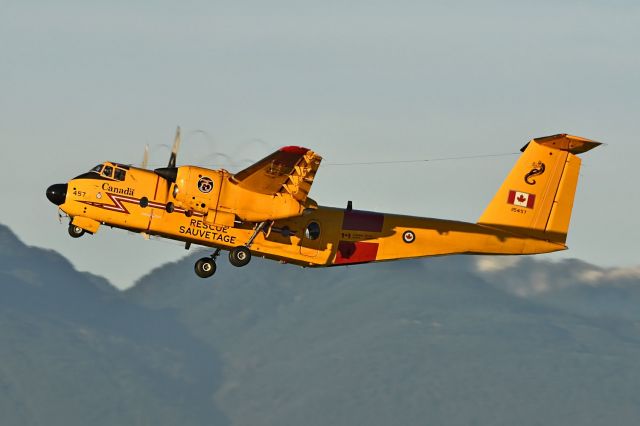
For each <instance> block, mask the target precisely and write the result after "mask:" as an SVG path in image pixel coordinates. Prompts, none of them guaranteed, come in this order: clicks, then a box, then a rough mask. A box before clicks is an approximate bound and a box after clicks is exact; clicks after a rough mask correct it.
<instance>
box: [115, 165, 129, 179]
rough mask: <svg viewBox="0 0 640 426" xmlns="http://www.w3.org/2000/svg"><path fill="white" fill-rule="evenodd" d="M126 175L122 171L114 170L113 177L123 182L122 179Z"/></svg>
mask: <svg viewBox="0 0 640 426" xmlns="http://www.w3.org/2000/svg"><path fill="white" fill-rule="evenodd" d="M126 174H127V172H125V171H124V170H122V169H118V168H116V173H115V174H114V177H115V178H116V180H124V177H125V175H126Z"/></svg>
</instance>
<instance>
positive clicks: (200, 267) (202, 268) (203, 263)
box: [194, 257, 216, 278]
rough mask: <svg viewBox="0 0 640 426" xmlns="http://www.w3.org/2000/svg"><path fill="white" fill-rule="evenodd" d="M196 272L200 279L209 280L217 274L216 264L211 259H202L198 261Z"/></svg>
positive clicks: (195, 267)
mask: <svg viewBox="0 0 640 426" xmlns="http://www.w3.org/2000/svg"><path fill="white" fill-rule="evenodd" d="M194 270H195V271H196V275H197V276H199V277H200V278H209V277H210V276H212V275H213V274H215V273H216V262H215V261H214V260H213V259H211V258H210V257H203V258H202V259H198V261H197V262H196V264H195V266H194Z"/></svg>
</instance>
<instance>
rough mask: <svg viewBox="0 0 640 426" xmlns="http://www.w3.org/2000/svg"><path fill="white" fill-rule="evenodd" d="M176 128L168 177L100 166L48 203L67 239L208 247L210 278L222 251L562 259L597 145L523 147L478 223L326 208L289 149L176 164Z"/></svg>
mask: <svg viewBox="0 0 640 426" xmlns="http://www.w3.org/2000/svg"><path fill="white" fill-rule="evenodd" d="M179 136H180V132H179V128H178V131H177V132H176V139H175V143H174V147H173V150H172V153H171V157H170V160H169V164H168V166H167V167H163V168H158V169H155V170H147V169H146V168H145V167H146V160H145V162H144V163H145V166H143V167H141V168H139V167H133V166H130V165H124V164H120V163H112V162H105V163H103V164H99V165H97V166H95V167H94V168H93V169H91V170H90V171H89V172H87V173H84V174H81V175H80V176H78V177H76V178H74V179H71V180H70V181H69V182H68V183H65V184H56V185H52V186H50V187H49V188H48V189H47V198H48V199H49V200H50V201H51V202H52V203H54V204H56V205H58V206H59V208H60V209H61V210H62V211H63V212H64V213H66V214H67V215H68V216H69V217H70V219H71V220H70V223H69V234H70V235H71V236H72V237H74V238H78V237H80V236H82V235H83V234H85V233H90V234H94V233H95V232H97V231H98V229H99V228H100V226H101V225H107V226H111V227H117V228H122V229H126V230H129V231H133V232H138V233H143V234H146V235H155V236H160V237H164V238H170V239H174V240H180V241H184V242H185V247H186V248H187V249H188V248H189V247H190V245H191V244H198V245H203V246H208V247H212V248H213V249H214V251H213V253H212V254H211V255H210V256H208V257H203V258H201V259H199V260H198V261H197V262H196V264H195V272H196V274H197V275H198V276H200V277H203V278H206V277H210V276H212V275H213V274H214V273H215V271H216V259H217V257H218V256H219V255H220V252H221V250H228V251H229V261H230V262H231V264H232V265H234V266H244V265H246V264H248V263H249V261H250V260H251V257H252V256H260V257H264V258H267V259H273V260H278V261H280V262H282V263H292V264H296V265H300V266H307V267H320V266H337V265H352V264H358V263H367V262H380V261H387V260H396V259H405V258H415V257H424V256H440V255H449V254H494V255H522V254H536V253H548V252H553V251H558V250H565V249H566V248H567V246H566V245H565V242H566V239H567V231H568V229H569V220H570V217H571V210H572V207H573V200H574V195H575V192H576V186H577V183H578V173H579V170H580V163H581V160H580V158H578V157H577V154H582V153H584V152H586V151H589V150H590V149H592V148H595V147H596V146H598V145H600V143H599V142H595V141H592V140H589V139H585V138H581V137H577V136H571V135H567V134H558V135H554V136H547V137H542V138H537V139H533V140H531V141H530V142H529V143H527V144H526V145H525V146H524V148H522V150H521V151H522V154H521V155H520V157H519V159H518V161H517V162H516V165H515V167H514V168H513V169H512V170H511V173H509V175H508V176H507V179H506V180H505V181H504V183H503V184H502V186H501V187H500V189H499V190H498V192H497V193H496V195H495V197H494V198H493V200H492V201H491V202H490V203H489V205H488V206H487V208H486V209H485V211H484V213H483V214H482V216H480V218H479V219H478V222H477V223H465V222H459V221H454V220H442V219H431V218H422V217H412V216H402V215H395V214H386V213H376V212H369V211H360V210H355V209H353V208H352V206H351V202H349V204H348V205H347V207H346V208H335V207H324V206H318V204H317V203H316V202H315V201H313V200H312V199H311V198H309V196H308V194H309V190H310V189H311V184H312V183H313V180H314V177H315V174H316V171H317V170H318V167H319V166H320V162H321V161H322V157H320V156H319V155H318V154H316V153H315V152H313V151H312V150H310V149H307V148H303V147H299V146H286V147H283V148H280V149H279V150H278V151H276V152H274V153H273V154H271V155H269V156H267V157H265V158H264V159H262V160H260V161H258V162H257V163H255V164H253V165H252V166H249V167H248V168H246V169H244V170H242V171H240V172H238V173H235V174H233V173H230V172H228V171H227V170H224V169H220V170H211V169H206V168H202V167H197V166H180V167H177V166H176V155H177V151H178V147H179V144H180V137H179Z"/></svg>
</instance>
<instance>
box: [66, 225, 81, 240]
mask: <svg viewBox="0 0 640 426" xmlns="http://www.w3.org/2000/svg"><path fill="white" fill-rule="evenodd" d="M69 235H71V237H73V238H80V237H82V236H83V235H84V229H82V228H80V227H79V226H76V225H73V224H71V223H70V224H69Z"/></svg>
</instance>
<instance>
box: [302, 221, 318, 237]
mask: <svg viewBox="0 0 640 426" xmlns="http://www.w3.org/2000/svg"><path fill="white" fill-rule="evenodd" d="M304 236H305V237H306V238H308V239H310V240H317V239H318V238H319V237H320V225H318V222H311V223H310V224H308V225H307V227H306V228H305V230H304Z"/></svg>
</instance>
